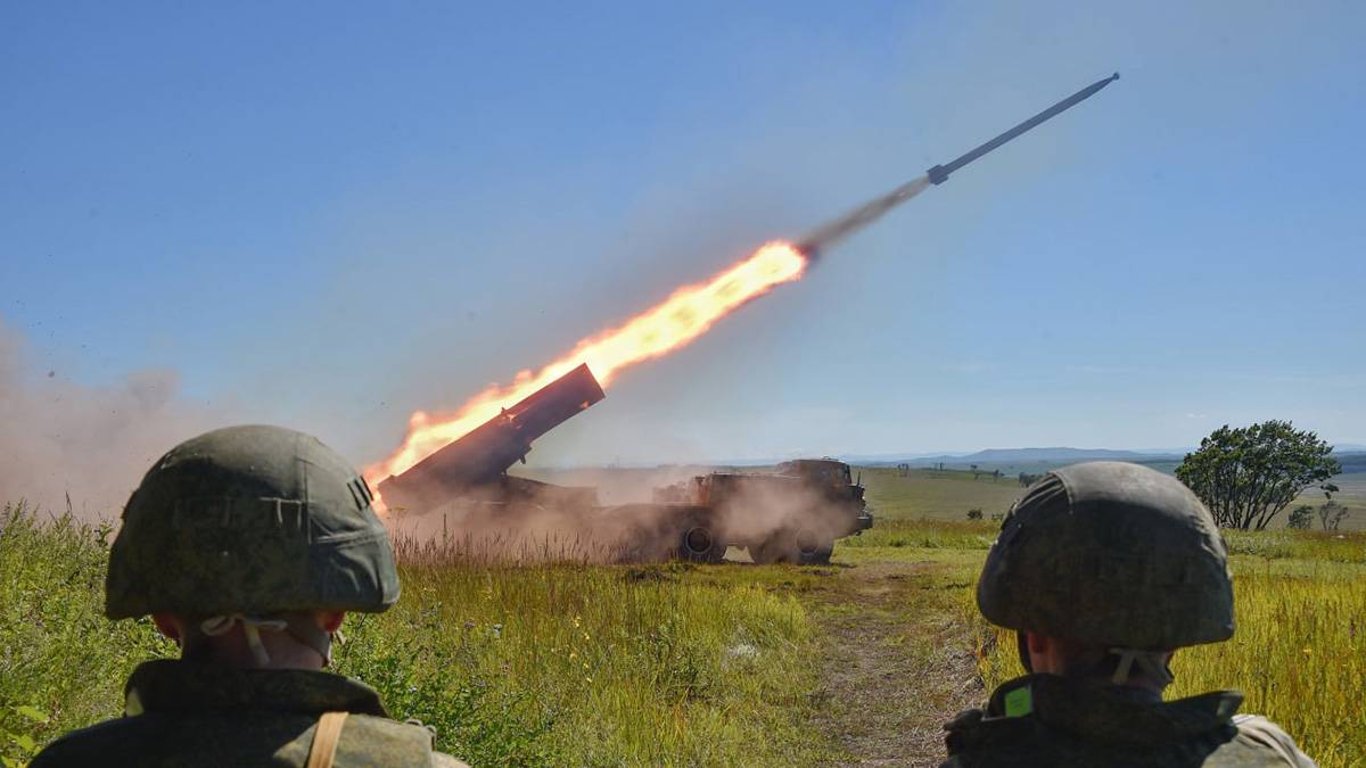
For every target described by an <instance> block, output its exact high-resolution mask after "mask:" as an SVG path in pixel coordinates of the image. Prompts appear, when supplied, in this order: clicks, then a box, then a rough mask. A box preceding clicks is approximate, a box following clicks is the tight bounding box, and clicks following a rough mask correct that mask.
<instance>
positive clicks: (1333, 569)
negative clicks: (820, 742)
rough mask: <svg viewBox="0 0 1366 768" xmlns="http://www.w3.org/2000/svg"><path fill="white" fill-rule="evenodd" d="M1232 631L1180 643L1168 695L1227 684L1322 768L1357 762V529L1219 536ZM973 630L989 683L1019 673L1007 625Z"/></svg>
mask: <svg viewBox="0 0 1366 768" xmlns="http://www.w3.org/2000/svg"><path fill="white" fill-rule="evenodd" d="M1228 539H1229V546H1230V549H1231V550H1233V551H1235V552H1242V553H1247V552H1257V553H1258V554H1257V555H1256V556H1253V555H1248V554H1239V555H1235V556H1234V558H1233V561H1232V567H1233V573H1234V592H1235V611H1236V621H1237V631H1236V632H1235V634H1234V637H1233V639H1232V640H1230V641H1228V642H1224V643H1216V644H1211V645H1204V646H1197V647H1194V648H1186V649H1182V650H1181V651H1180V652H1178V653H1177V654H1176V657H1175V659H1174V661H1173V664H1172V667H1173V671H1174V672H1175V673H1176V682H1175V683H1173V685H1172V686H1171V687H1170V688H1169V689H1168V690H1167V692H1166V696H1167V698H1179V697H1183V696H1191V695H1195V694H1198V693H1203V692H1206V691H1211V690H1220V689H1226V688H1235V689H1238V690H1241V691H1242V692H1243V693H1244V694H1245V695H1246V700H1245V702H1244V704H1243V707H1242V709H1241V711H1242V712H1250V713H1256V714H1261V715H1266V716H1267V717H1269V718H1271V719H1272V720H1274V721H1275V722H1277V723H1278V724H1279V725H1281V727H1283V728H1284V729H1285V730H1286V731H1287V732H1288V733H1290V734H1291V735H1292V736H1293V737H1294V738H1295V740H1296V741H1297V742H1298V743H1299V745H1300V748H1301V749H1302V750H1304V751H1305V752H1306V753H1307V754H1308V755H1309V756H1310V757H1313V758H1314V759H1315V760H1317V761H1318V764H1319V765H1320V766H1321V768H1348V767H1349V766H1352V767H1356V768H1359V767H1360V766H1363V765H1366V535H1362V534H1359V533H1357V534H1347V535H1344V536H1341V537H1338V536H1334V535H1326V534H1313V533H1301V532H1294V531H1275V532H1266V533H1255V534H1253V533H1234V534H1233V535H1231V536H1228ZM963 610H964V612H965V613H966V614H968V615H969V616H970V617H971V620H974V621H977V622H978V625H979V627H980V629H981V631H980V633H979V638H980V641H981V642H980V643H979V646H978V670H979V672H980V674H981V676H982V680H983V683H984V684H985V685H986V686H987V687H988V689H992V688H994V687H995V686H997V685H999V684H1000V683H1002V682H1004V681H1005V680H1008V679H1010V678H1012V677H1015V676H1017V675H1021V674H1024V670H1023V669H1022V668H1021V666H1020V664H1019V661H1018V659H1017V657H1016V651H1015V638H1014V633H1012V632H1007V631H1003V630H999V629H995V628H993V627H990V626H988V625H986V624H985V623H984V622H983V621H982V619H981V618H980V616H979V615H978V614H977V611H976V605H975V602H974V601H973V598H972V592H971V591H965V592H964V595H963Z"/></svg>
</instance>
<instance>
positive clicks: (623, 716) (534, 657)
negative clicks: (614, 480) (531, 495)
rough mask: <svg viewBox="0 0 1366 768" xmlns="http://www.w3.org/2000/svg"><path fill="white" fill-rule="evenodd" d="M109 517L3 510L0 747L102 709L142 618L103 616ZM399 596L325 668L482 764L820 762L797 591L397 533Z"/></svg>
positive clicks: (34, 738)
mask: <svg viewBox="0 0 1366 768" xmlns="http://www.w3.org/2000/svg"><path fill="white" fill-rule="evenodd" d="M107 535H108V531H107V530H104V529H97V528H91V527H89V526H83V525H80V524H77V523H75V522H73V521H72V520H71V519H69V518H59V519H57V520H55V521H52V522H49V523H47V524H43V525H40V524H39V521H38V519H37V518H36V517H35V516H34V515H33V514H31V513H29V512H26V511H25V510H24V509H23V508H22V507H16V506H9V507H6V508H5V510H4V513H3V516H0V648H3V649H4V650H3V651H0V758H3V760H4V763H5V765H6V766H10V765H21V764H22V763H23V762H24V761H25V760H26V759H27V758H28V757H30V756H31V755H32V754H33V752H34V751H35V750H36V749H37V748H39V747H40V746H41V745H42V744H44V743H46V742H47V741H49V740H51V739H52V738H54V737H56V736H57V735H59V734H60V733H63V732H65V731H67V730H69V729H72V728H77V727H81V726H84V725H88V724H90V723H93V722H96V721H98V720H101V719H105V718H108V717H115V716H117V715H119V714H120V713H121V710H122V700H123V695H122V685H123V681H124V680H125V679H126V678H127V676H128V674H129V673H130V672H131V671H132V669H133V667H134V666H136V664H137V663H138V662H140V661H143V660H145V659H148V658H152V657H158V656H173V655H175V653H176V650H175V648H174V647H173V646H172V645H171V644H170V643H168V642H166V641H164V640H161V639H160V638H159V637H158V636H157V635H156V633H155V631H154V630H153V628H152V626H151V624H150V622H149V621H145V620H144V621H138V622H120V623H117V624H110V623H109V622H108V621H106V620H105V619H104V618H103V616H102V613H101V609H102V602H103V585H104V568H105V562H106V557H107V548H106V546H105V541H106V539H107ZM401 554H403V555H404V558H403V559H404V564H403V566H402V569H401V570H402V574H401V575H402V578H403V584H404V594H403V598H402V599H401V600H400V601H399V604H398V605H397V606H396V607H395V608H394V609H392V610H390V611H389V612H387V613H385V614H380V615H374V616H352V617H350V618H348V620H347V624H346V625H345V627H344V631H345V632H346V634H347V635H348V642H346V643H344V644H343V645H342V646H341V647H340V648H339V649H338V650H337V652H336V668H337V671H339V672H342V673H344V674H350V675H354V676H356V677H359V678H360V679H362V680H364V681H365V682H367V683H369V684H370V685H372V686H374V687H376V688H377V689H378V690H379V691H380V693H381V695H382V696H383V697H384V699H385V701H386V703H387V705H388V707H389V709H390V713H391V714H392V715H394V716H395V717H397V718H400V719H406V718H410V717H415V718H418V719H420V720H422V721H423V722H425V723H427V724H429V725H432V726H434V727H435V728H436V730H437V732H438V747H439V748H441V749H443V750H446V751H450V752H452V753H454V754H457V755H459V756H461V757H463V758H465V759H467V760H469V761H470V762H472V763H473V764H475V765H524V766H535V765H547V766H548V765H586V766H597V765H742V764H743V765H776V764H799V765H800V764H814V763H819V762H820V754H819V752H818V750H819V749H820V748H821V744H820V742H819V740H813V739H811V738H810V737H809V736H808V735H807V734H805V733H804V732H803V729H804V726H805V723H806V720H807V718H808V716H809V712H808V709H807V707H808V704H807V700H806V698H805V696H806V694H807V693H808V692H809V691H810V690H812V689H813V688H814V686H815V680H814V674H815V665H814V664H813V663H812V659H811V658H810V653H811V652H812V651H813V649H814V644H813V637H812V625H811V622H810V620H809V618H808V616H807V613H806V611H805V610H804V609H803V607H802V605H801V604H800V602H799V601H798V600H797V599H796V598H795V597H794V596H792V595H789V594H781V593H780V592H777V591H773V590H766V589H764V588H763V587H762V586H758V585H755V584H753V583H748V582H745V581H744V580H733V579H727V580H715V579H707V578H697V576H698V575H699V574H697V573H696V571H698V570H706V569H696V568H694V567H692V566H684V565H678V566H660V567H600V566H586V565H581V564H574V563H557V564H544V565H540V566H536V567H515V566H507V567H499V566H494V565H489V564H466V563H463V562H452V561H449V560H448V559H446V558H445V557H444V556H443V553H442V551H441V549H440V548H430V547H429V548H416V547H408V548H407V550H406V551H405V552H402V553H401Z"/></svg>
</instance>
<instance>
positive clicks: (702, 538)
mask: <svg viewBox="0 0 1366 768" xmlns="http://www.w3.org/2000/svg"><path fill="white" fill-rule="evenodd" d="M678 556H679V558H681V559H683V560H691V561H693V562H695V563H719V562H721V561H722V560H724V559H725V557H726V543H725V542H723V541H721V539H720V537H718V536H717V535H716V534H715V533H713V532H712V530H711V529H710V528H707V527H706V526H704V525H694V526H693V527H691V528H689V529H687V530H686V531H684V532H683V536H682V537H681V538H680V539H679V542H678Z"/></svg>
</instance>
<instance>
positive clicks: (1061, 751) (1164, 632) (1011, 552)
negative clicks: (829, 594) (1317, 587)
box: [944, 462, 1314, 768]
mask: <svg viewBox="0 0 1366 768" xmlns="http://www.w3.org/2000/svg"><path fill="white" fill-rule="evenodd" d="M1227 560H1228V556H1227V553H1226V551H1225V548H1224V543H1223V540H1222V539H1221V538H1220V537H1219V532H1218V530H1217V529H1216V528H1215V524H1214V520H1213V518H1212V517H1211V516H1210V513H1209V511H1208V510H1206V509H1205V507H1204V505H1203V504H1201V503H1200V500H1199V499H1197V498H1196V497H1195V495H1194V494H1193V493H1191V492H1190V490H1189V489H1187V488H1186V487H1185V486H1184V485H1182V484H1181V483H1180V482H1179V481H1177V480H1176V479H1174V478H1172V477H1169V476H1167V475H1163V474H1161V473H1159V472H1156V471H1154V470H1151V469H1148V468H1146V467H1142V466H1139V465H1136V464H1125V463H1121V462H1092V463H1086V464H1076V465H1073V466H1070V467H1065V468H1063V469H1059V470H1055V471H1053V472H1050V473H1048V474H1047V475H1045V476H1044V477H1043V478H1042V479H1041V480H1039V481H1038V482H1036V483H1035V484H1034V485H1032V486H1031V487H1030V488H1029V490H1028V491H1027V492H1026V493H1025V496H1024V498H1022V499H1021V500H1020V501H1019V502H1018V503H1017V504H1016V505H1015V507H1014V508H1013V509H1012V510H1011V511H1010V514H1009V515H1007V516H1006V518H1005V520H1004V522H1003V523H1002V525H1001V534H1000V537H999V538H998V539H997V541H996V543H995V544H994V545H993V546H992V548H991V551H990V553H988V555H987V560H986V564H985V565H984V566H983V568H982V577H981V579H980V580H979V581H978V584H977V605H978V607H979V608H980V609H981V611H982V615H983V616H985V617H986V618H987V620H988V621H991V622H992V623H994V624H997V625H999V626H1002V627H1006V628H1009V629H1013V630H1015V631H1016V633H1017V639H1018V643H1019V654H1020V661H1021V662H1022V663H1023V664H1024V667H1025V669H1026V670H1028V671H1029V672H1030V673H1031V674H1029V675H1026V676H1025V677H1021V678H1018V679H1016V680H1011V681H1009V682H1007V683H1005V684H1004V685H1002V686H1001V687H1000V688H998V689H997V690H996V691H995V692H994V693H993V694H992V695H991V699H990V701H989V703H988V704H987V707H986V709H985V710H980V709H979V710H970V711H968V712H964V713H963V714H961V715H959V716H958V717H957V718H956V719H954V720H953V722H951V723H949V724H948V725H947V726H945V729H946V730H947V731H948V736H947V739H946V741H947V743H948V750H949V759H948V761H947V762H945V763H944V766H945V768H955V767H957V768H968V767H969V766H1101V765H1103V766H1135V767H1137V766H1287V765H1289V766H1313V765H1314V763H1313V761H1311V760H1310V759H1309V758H1308V757H1306V756H1305V755H1304V754H1303V753H1301V752H1300V751H1299V749H1298V748H1297V747H1296V746H1295V742H1294V741H1293V740H1292V739H1291V738H1290V737H1289V736H1288V735H1286V733H1285V732H1284V731H1282V730H1281V729H1280V728H1278V727H1276V726H1275V725H1274V724H1272V723H1271V722H1269V721H1268V720H1266V719H1265V718H1261V717H1251V716H1247V715H1236V714H1235V712H1236V711H1237V709H1238V706H1239V704H1241V703H1242V695H1241V694H1239V693H1237V692H1234V691H1217V692H1213V693H1206V694H1203V695H1200V696H1194V697H1191V698H1186V699H1180V700H1176V701H1167V702H1164V701H1163V700H1162V689H1163V688H1164V687H1166V685H1167V684H1168V683H1170V682H1171V680H1172V674H1171V671H1170V667H1169V662H1170V660H1171V658H1172V654H1173V653H1174V652H1175V651H1176V650H1177V649H1178V648H1181V647H1183V646H1188V645H1198V644H1200V643H1213V642H1219V641H1221V640H1227V639H1228V638H1229V637H1230V636H1232V634H1233V587H1232V583H1231V582H1230V580H1229V574H1228V562H1227Z"/></svg>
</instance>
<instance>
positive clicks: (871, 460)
mask: <svg viewBox="0 0 1366 768" xmlns="http://www.w3.org/2000/svg"><path fill="white" fill-rule="evenodd" d="M1182 455H1183V453H1182V452H1178V451H1119V450H1113V449H1110V448H1066V447H1055V448H988V449H986V450H984V451H977V452H976V453H967V454H940V455H935V456H925V455H919V456H904V457H889V456H879V457H872V456H866V457H859V456H853V457H849V458H850V460H852V461H853V462H855V463H860V464H887V465H892V464H910V465H911V466H913V467H932V466H935V465H938V464H943V465H944V466H946V467H966V466H969V465H971V464H976V465H978V466H986V465H988V464H990V465H992V466H1002V465H1005V466H1017V465H1019V466H1034V465H1040V464H1050V465H1059V464H1072V463H1075V462H1078V461H1134V462H1141V463H1145V464H1146V463H1153V462H1162V461H1180V460H1181V457H1182Z"/></svg>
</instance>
